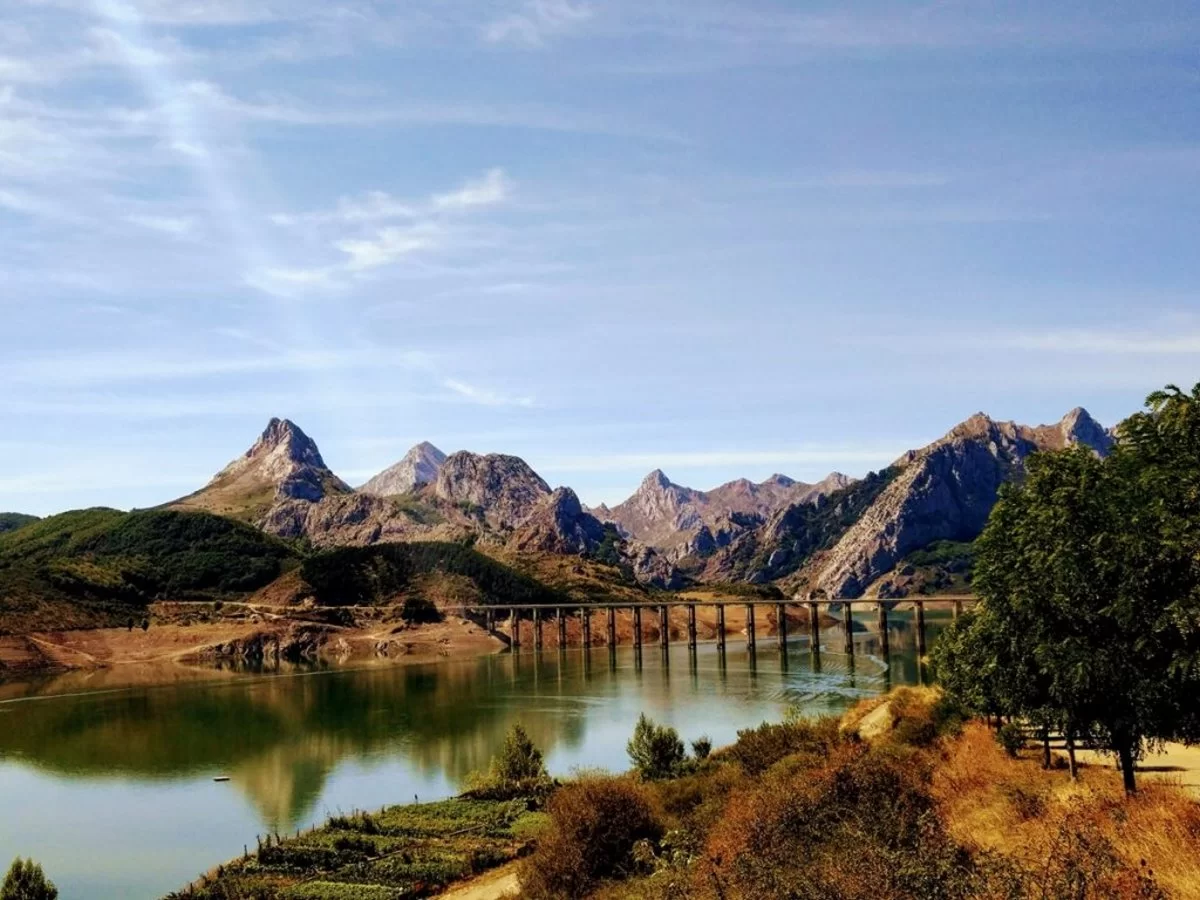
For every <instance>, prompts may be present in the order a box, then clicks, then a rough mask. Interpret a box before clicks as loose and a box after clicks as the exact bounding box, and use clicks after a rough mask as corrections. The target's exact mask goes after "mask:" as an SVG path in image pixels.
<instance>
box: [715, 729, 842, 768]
mask: <svg viewBox="0 0 1200 900" xmlns="http://www.w3.org/2000/svg"><path fill="white" fill-rule="evenodd" d="M844 740H847V738H845V737H844V736H843V735H842V734H841V733H840V731H839V724H838V720H837V719H836V718H833V717H826V718H821V719H817V720H816V721H815V722H812V721H807V720H797V721H793V722H787V723H785V724H783V725H773V724H770V723H767V722H764V723H763V724H761V725H759V726H758V727H757V728H746V729H743V730H742V731H739V732H738V739H737V743H735V744H734V745H733V746H732V747H730V748H729V749H728V750H727V751H725V753H726V755H728V756H729V757H730V758H731V759H733V760H734V761H735V762H736V763H737V764H738V765H740V766H741V767H742V771H743V772H745V773H746V774H747V775H752V776H753V775H760V774H762V773H763V772H765V771H766V770H767V769H769V768H770V767H771V766H773V765H775V763H777V762H779V761H780V760H781V759H783V758H784V757H786V756H791V755H793V754H796V753H802V754H806V755H808V756H816V757H824V756H826V755H827V754H828V753H829V750H830V748H831V747H833V746H835V745H837V744H839V743H841V742H843V741H844Z"/></svg>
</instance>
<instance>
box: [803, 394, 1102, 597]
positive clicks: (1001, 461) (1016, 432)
mask: <svg viewBox="0 0 1200 900" xmlns="http://www.w3.org/2000/svg"><path fill="white" fill-rule="evenodd" d="M1076 444H1079V445H1083V446H1086V447H1090V448H1091V449H1092V450H1094V451H1095V452H1097V453H1099V454H1106V453H1107V452H1108V451H1109V449H1110V448H1111V446H1112V439H1111V437H1110V435H1109V434H1108V432H1107V431H1105V430H1104V429H1103V428H1101V427H1100V426H1099V425H1098V424H1097V423H1096V422H1095V420H1094V419H1092V417H1091V416H1090V415H1088V413H1087V412H1086V411H1085V410H1082V409H1077V410H1072V412H1070V413H1068V414H1067V415H1066V416H1065V417H1064V418H1063V419H1062V420H1061V421H1059V422H1058V423H1056V424H1054V425H1043V426H1038V427H1033V428H1031V427H1028V426H1023V425H1017V424H1015V423H1013V422H996V421H993V420H992V419H990V418H989V417H988V416H986V415H984V414H983V413H979V414H977V415H975V416H972V417H971V418H970V419H967V420H966V421H965V422H963V423H962V424H960V425H958V426H957V427H956V428H954V429H953V430H951V431H950V433H949V434H947V435H946V436H945V437H943V438H942V439H941V440H938V441H935V442H934V443H933V444H930V445H929V446H928V447H925V448H923V449H921V450H917V451H913V452H911V453H907V454H905V455H904V456H903V457H901V459H900V460H898V461H897V468H899V470H900V471H899V474H898V475H897V476H896V477H895V479H894V480H893V481H892V482H891V483H890V484H888V486H887V487H886V489H885V490H884V491H883V492H882V493H881V494H880V495H879V496H878V498H877V499H876V500H875V501H874V502H873V503H872V504H871V506H870V507H869V508H868V509H867V510H866V511H865V512H864V513H863V514H862V516H861V517H860V518H859V519H858V520H857V521H856V522H855V523H854V524H853V526H851V527H850V529H849V530H848V531H847V532H846V533H845V535H844V536H843V537H842V538H841V540H839V541H838V542H837V544H836V546H834V547H833V549H832V550H831V551H830V552H829V554H828V556H827V557H826V558H825V560H824V561H823V564H822V566H821V569H820V573H819V575H818V576H817V578H816V585H817V586H818V587H820V588H822V589H824V590H825V591H827V592H828V593H829V595H830V596H842V597H857V596H860V595H861V594H862V593H863V591H864V590H865V589H866V587H867V585H869V584H870V583H871V582H872V581H874V580H875V579H876V578H878V577H879V576H880V575H882V574H884V573H885V572H888V571H890V570H891V569H892V567H894V566H895V565H896V563H897V562H899V561H900V560H901V559H902V558H903V557H904V556H906V555H907V554H909V553H911V552H913V551H914V550H919V549H921V548H922V547H925V546H927V545H929V544H931V543H932V542H934V541H939V540H950V541H970V540H974V538H975V537H977V536H978V535H979V533H980V532H981V531H982V530H983V526H984V524H985V523H986V522H987V519H988V515H989V514H990V513H991V511H992V507H993V506H994V505H995V503H996V497H997V492H998V491H999V489H1000V485H1002V484H1003V483H1004V482H1006V481H1009V480H1011V479H1012V478H1014V477H1015V476H1017V475H1018V474H1019V473H1020V472H1021V470H1022V468H1023V465H1024V461H1025V460H1026V459H1027V458H1028V457H1029V456H1030V454H1032V453H1035V452H1037V451H1039V450H1057V449H1062V448H1064V447H1067V446H1071V445H1076Z"/></svg>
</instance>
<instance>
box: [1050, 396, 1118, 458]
mask: <svg viewBox="0 0 1200 900" xmlns="http://www.w3.org/2000/svg"><path fill="white" fill-rule="evenodd" d="M1058 428H1059V431H1061V432H1062V436H1063V440H1064V442H1065V443H1067V444H1082V445H1083V446H1085V447H1091V448H1092V449H1093V450H1095V451H1096V452H1097V453H1099V454H1100V455H1101V456H1106V455H1107V454H1108V452H1109V451H1110V450H1112V446H1113V437H1112V434H1111V433H1110V432H1109V430H1108V429H1107V428H1105V427H1104V426H1103V425H1101V424H1100V423H1099V422H1097V421H1096V420H1095V419H1094V418H1092V414H1091V413H1089V412H1088V411H1087V410H1086V409H1084V408H1083V407H1082V406H1077V407H1075V408H1074V409H1073V410H1071V411H1070V412H1069V413H1067V414H1066V415H1065V416H1063V417H1062V420H1061V421H1060V422H1059V423H1058Z"/></svg>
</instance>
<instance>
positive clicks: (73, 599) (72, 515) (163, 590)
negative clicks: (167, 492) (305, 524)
mask: <svg viewBox="0 0 1200 900" xmlns="http://www.w3.org/2000/svg"><path fill="white" fill-rule="evenodd" d="M298 563H299V558H298V556H297V554H296V552H295V551H294V550H293V549H292V548H291V547H290V546H289V545H288V544H286V543H284V542H283V541H280V540H278V539H276V538H273V537H270V536H269V535H266V534H263V533H262V532H261V531H259V530H258V529H256V528H253V527H251V526H249V525H246V524H243V523H239V522H235V521H233V520H231V519H227V518H223V517H221V516H216V515H212V514H209V513H201V512H177V511H169V510H147V511H141V512H132V513H123V512H119V511H117V510H114V509H103V508H98V509H86V510H78V511H75V512H68V513H62V514H61V515H57V516H51V517H50V518H47V519H42V520H40V521H38V522H35V523H33V524H31V525H27V526H25V527H24V528H21V529H19V530H17V531H12V532H9V533H7V534H4V535H0V634H2V633H20V632H24V631H30V630H44V629H51V628H78V627H93V626H99V625H114V624H124V623H125V622H126V621H127V620H128V619H129V618H130V617H131V616H139V617H140V615H141V614H142V611H143V610H144V608H145V607H146V605H147V604H148V603H150V602H151V601H153V600H155V599H158V598H168V599H174V600H184V599H192V598H206V599H207V598H220V597H234V596H240V595H244V594H248V593H250V592H252V591H255V590H257V589H259V588H261V587H263V586H265V585H267V584H269V583H270V582H272V581H273V580H275V579H276V578H278V577H279V576H280V574H282V573H283V572H284V571H286V570H288V569H290V568H294V567H295V566H296V565H298Z"/></svg>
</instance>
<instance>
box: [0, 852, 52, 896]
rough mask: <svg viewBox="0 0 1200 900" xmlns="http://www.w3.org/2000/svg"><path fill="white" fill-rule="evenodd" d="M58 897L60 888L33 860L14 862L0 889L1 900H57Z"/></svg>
mask: <svg viewBox="0 0 1200 900" xmlns="http://www.w3.org/2000/svg"><path fill="white" fill-rule="evenodd" d="M57 897H58V888H56V887H55V886H54V882H52V881H48V880H47V879H46V873H44V872H43V871H42V867H41V866H39V865H38V864H37V863H35V862H34V861H33V860H32V859H28V860H23V859H21V858H20V857H18V858H17V859H15V860H13V864H12V867H11V868H10V869H9V870H8V875H7V876H6V877H5V879H4V885H3V886H2V887H0V900H57Z"/></svg>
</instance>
